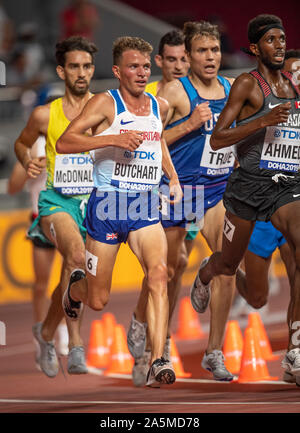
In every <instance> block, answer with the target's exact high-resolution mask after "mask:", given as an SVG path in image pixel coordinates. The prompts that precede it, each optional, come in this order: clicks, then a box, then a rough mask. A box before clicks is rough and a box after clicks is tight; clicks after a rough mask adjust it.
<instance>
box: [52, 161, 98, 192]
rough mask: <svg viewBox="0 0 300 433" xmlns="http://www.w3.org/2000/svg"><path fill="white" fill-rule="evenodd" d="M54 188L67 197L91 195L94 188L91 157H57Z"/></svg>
mask: <svg viewBox="0 0 300 433" xmlns="http://www.w3.org/2000/svg"><path fill="white" fill-rule="evenodd" d="M53 186H54V188H55V189H56V190H57V191H59V192H60V193H61V194H65V195H78V194H90V193H91V192H92V189H93V187H94V181H93V163H92V159H91V157H90V155H89V154H82V155H80V154H68V155H56V157H55V168H54V180H53Z"/></svg>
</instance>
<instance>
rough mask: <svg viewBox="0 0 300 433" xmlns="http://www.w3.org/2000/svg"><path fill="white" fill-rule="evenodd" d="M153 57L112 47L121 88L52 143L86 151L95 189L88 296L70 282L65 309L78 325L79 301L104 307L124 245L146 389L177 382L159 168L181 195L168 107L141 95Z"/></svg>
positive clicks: (137, 42) (144, 48)
mask: <svg viewBox="0 0 300 433" xmlns="http://www.w3.org/2000/svg"><path fill="white" fill-rule="evenodd" d="M151 52H152V46H151V45H150V44H149V43H148V42H146V41H144V40H143V39H141V38H137V37H129V36H128V37H121V38H118V39H117V40H116V41H115V43H114V46H113V57H114V59H113V60H114V66H113V72H114V75H115V77H116V78H117V79H118V80H119V83H120V85H119V89H118V90H110V91H109V92H105V93H100V94H98V95H96V96H94V98H92V100H91V101H90V103H89V104H87V105H86V106H85V108H84V109H83V111H82V113H81V115H80V116H78V117H77V118H76V120H74V121H73V122H71V124H70V126H69V128H68V129H67V130H66V133H65V134H63V135H62V136H61V137H60V139H59V140H58V141H57V151H58V152H61V153H69V151H70V150H71V148H72V149H73V150H74V149H85V151H92V155H93V159H94V171H93V176H94V184H95V188H94V190H93V192H92V193H91V196H90V199H89V201H88V204H87V213H86V219H85V226H86V228H87V240H86V271H87V275H86V279H87V290H82V288H81V286H80V285H78V284H77V283H76V281H74V280H72V276H71V279H70V284H69V287H68V290H67V291H66V292H65V295H64V299H63V307H64V311H65V313H66V315H67V316H69V317H72V318H74V319H75V320H78V318H79V315H80V310H81V307H82V304H83V303H84V304H87V305H88V306H90V307H91V308H92V309H94V310H97V311H101V310H102V309H103V308H104V306H105V305H106V303H107V302H108V298H109V294H110V286H111V280H112V272H113V268H114V264H115V260H116V257H117V254H118V251H119V248H120V245H121V243H122V242H128V244H129V246H130V248H131V249H132V251H133V252H134V254H135V255H136V256H137V258H138V260H139V262H140V263H141V265H142V268H143V271H144V273H145V277H146V279H147V284H148V288H149V297H148V305H147V319H148V324H149V335H150V339H151V347H152V356H151V362H150V365H149V367H148V377H147V385H149V386H156V385H159V383H167V384H171V383H173V382H174V381H175V372H174V370H173V368H172V365H171V363H170V361H169V360H166V359H164V358H163V357H162V355H163V348H164V344H165V340H166V333H167V326H168V314H169V303H168V295H167V267H166V262H167V242H166V237H165V234H164V231H163V228H162V226H161V223H160V215H159V209H158V208H159V201H158V194H155V190H157V189H158V186H159V183H160V179H161V171H162V169H163V170H164V172H165V174H166V175H167V176H168V178H169V180H170V185H171V189H172V192H171V195H172V196H173V199H174V200H175V202H176V201H177V200H179V201H180V200H181V197H182V191H181V188H180V184H179V182H178V177H177V174H176V171H175V169H174V166H173V164H172V161H171V157H170V154H169V151H168V148H167V146H166V144H165V142H164V140H163V139H162V138H161V131H162V121H163V120H164V119H165V117H166V115H167V112H168V104H167V102H166V101H164V100H163V99H161V98H158V99H156V98H155V97H154V96H152V95H150V94H146V93H145V92H144V90H145V86H146V84H147V81H148V79H149V76H150V74H151V62H150V55H151ZM90 128H91V129H92V132H93V136H90V137H87V136H86V134H85V132H86V131H87V130H89V129H90ZM76 151H77V150H76ZM78 151H79V150H78ZM80 272H81V274H82V277H83V278H84V277H85V274H84V272H83V271H82V270H81V271H80ZM84 279H85V278H84Z"/></svg>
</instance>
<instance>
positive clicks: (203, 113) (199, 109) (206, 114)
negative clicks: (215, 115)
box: [189, 101, 212, 131]
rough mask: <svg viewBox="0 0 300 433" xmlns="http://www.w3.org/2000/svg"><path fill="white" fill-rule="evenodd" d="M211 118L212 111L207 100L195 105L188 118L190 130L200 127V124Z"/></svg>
mask: <svg viewBox="0 0 300 433" xmlns="http://www.w3.org/2000/svg"><path fill="white" fill-rule="evenodd" d="M210 119H212V112H211V109H210V108H209V102H208V101H206V102H203V103H202V104H199V105H197V106H196V107H195V109H194V111H193V112H192V114H191V116H190V118H189V126H190V128H191V130H192V131H194V130H196V129H199V128H201V126H202V125H203V124H204V123H205V122H207V121H208V120H210Z"/></svg>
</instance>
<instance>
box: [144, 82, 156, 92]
mask: <svg viewBox="0 0 300 433" xmlns="http://www.w3.org/2000/svg"><path fill="white" fill-rule="evenodd" d="M157 85H158V81H152V83H148V84H147V86H146V87H145V92H147V93H151V95H153V96H156V95H157Z"/></svg>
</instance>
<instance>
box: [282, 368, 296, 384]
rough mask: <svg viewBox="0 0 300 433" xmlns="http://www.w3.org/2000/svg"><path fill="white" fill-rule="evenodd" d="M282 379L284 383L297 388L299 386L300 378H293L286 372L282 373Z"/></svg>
mask: <svg viewBox="0 0 300 433" xmlns="http://www.w3.org/2000/svg"><path fill="white" fill-rule="evenodd" d="M282 379H283V380H284V382H287V383H295V384H296V385H297V386H300V376H294V375H293V374H292V373H290V372H289V371H287V370H286V371H285V372H284V373H283V378H282Z"/></svg>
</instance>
